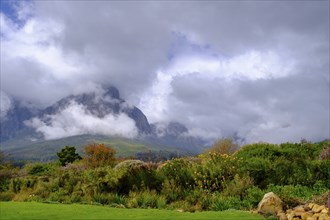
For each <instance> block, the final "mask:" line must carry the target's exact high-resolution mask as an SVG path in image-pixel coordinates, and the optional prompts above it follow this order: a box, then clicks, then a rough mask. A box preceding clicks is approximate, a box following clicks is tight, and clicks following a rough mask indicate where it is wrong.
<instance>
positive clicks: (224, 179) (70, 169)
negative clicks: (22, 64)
mask: <svg viewBox="0 0 330 220" xmlns="http://www.w3.org/2000/svg"><path fill="white" fill-rule="evenodd" d="M219 143H220V145H219ZM223 143H225V144H226V145H224V147H221V142H217V144H218V145H215V147H213V148H212V150H210V151H208V152H205V153H203V154H200V155H198V156H195V157H182V158H175V159H172V160H168V161H165V162H159V163H153V162H143V161H140V160H134V159H129V160H123V159H121V160H118V159H117V160H116V159H115V157H114V154H115V151H112V150H111V149H110V150H109V149H108V148H107V147H105V146H104V145H93V146H90V147H89V148H86V152H87V154H86V156H85V157H84V159H83V160H81V161H76V162H74V163H68V164H66V165H65V166H61V163H59V162H57V163H35V164H26V165H25V167H23V168H22V169H19V168H13V167H11V166H10V164H8V163H6V164H5V163H3V164H2V165H1V166H0V198H1V200H16V201H44V202H65V203H97V204H104V205H112V206H120V207H124V206H125V207H132V208H134V207H143V208H147V207H152V208H175V209H177V208H180V209H184V210H188V211H195V210H225V209H229V208H235V209H252V208H255V207H256V205H257V204H258V202H259V201H260V199H261V198H262V196H263V194H264V193H266V192H268V191H273V192H275V193H277V194H278V195H279V196H280V197H281V198H282V199H283V200H284V202H285V203H286V205H287V206H288V207H290V206H294V205H297V204H299V203H303V202H306V201H307V200H311V199H314V200H316V199H318V200H320V201H321V202H324V201H325V199H326V197H327V196H329V194H330V193H329V192H330V154H329V152H330V150H329V149H330V142H329V141H324V142H320V143H309V142H306V141H302V142H301V143H283V144H280V145H274V144H268V143H257V144H251V145H247V146H244V147H242V148H241V149H240V150H238V151H236V152H235V153H233V152H232V149H233V148H232V147H230V146H228V141H224V142H223ZM225 149H229V150H230V152H228V153H233V154H231V155H230V154H226V152H225V151H224V150H225ZM103 153H104V155H103ZM1 161H4V160H1ZM62 164H63V163H62Z"/></svg>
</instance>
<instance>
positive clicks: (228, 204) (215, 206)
mask: <svg viewBox="0 0 330 220" xmlns="http://www.w3.org/2000/svg"><path fill="white" fill-rule="evenodd" d="M214 197H215V198H213V202H212V205H211V209H212V210H213V211H224V210H227V209H237V210H239V209H240V208H241V200H240V199H239V198H238V197H232V196H227V197H224V196H218V195H214Z"/></svg>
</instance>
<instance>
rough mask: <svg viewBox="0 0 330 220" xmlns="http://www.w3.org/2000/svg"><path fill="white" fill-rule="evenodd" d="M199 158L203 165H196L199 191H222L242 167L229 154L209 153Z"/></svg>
mask: <svg viewBox="0 0 330 220" xmlns="http://www.w3.org/2000/svg"><path fill="white" fill-rule="evenodd" d="M199 157H200V158H201V164H200V165H196V167H195V169H194V170H195V171H194V176H193V178H194V182H195V185H196V186H197V187H198V188H199V189H205V190H210V191H222V190H223V189H224V188H225V187H226V184H227V182H229V181H231V180H232V179H234V176H235V174H237V172H238V167H239V166H240V160H238V159H237V158H236V157H233V156H230V155H228V154H218V153H208V154H202V155H200V156H199Z"/></svg>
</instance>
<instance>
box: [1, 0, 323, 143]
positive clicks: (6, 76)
mask: <svg viewBox="0 0 330 220" xmlns="http://www.w3.org/2000/svg"><path fill="white" fill-rule="evenodd" d="M182 8H184V9H185V10H182ZM16 9H17V10H18V11H17V15H16V17H17V18H18V19H22V20H23V21H21V23H17V22H15V19H14V20H11V18H10V17H6V16H5V15H4V14H3V13H1V14H0V19H1V60H0V62H1V63H0V64H1V65H0V66H1V89H2V90H3V91H5V92H6V93H7V94H9V95H10V96H12V97H14V98H17V99H20V100H23V101H26V102H32V103H34V104H36V105H38V106H47V105H51V104H53V103H54V102H55V101H57V100H59V99H60V98H63V97H64V96H67V95H69V94H77V93H81V92H85V91H87V92H89V91H91V90H94V89H97V86H95V85H96V84H102V85H114V86H116V87H117V88H118V89H119V90H120V92H121V94H122V97H123V98H124V99H125V100H127V101H128V102H129V103H132V104H134V105H136V106H137V107H139V108H140V109H141V110H142V111H143V112H144V113H145V114H146V116H147V117H148V119H149V120H150V121H151V122H155V121H170V120H175V121H180V122H183V123H185V124H186V125H187V126H188V127H189V128H190V129H191V133H192V134H196V135H197V134H200V135H202V136H207V137H216V136H225V135H230V134H232V133H234V132H238V133H239V134H240V135H241V136H243V137H245V138H246V139H247V140H249V141H254V140H257V139H258V140H274V141H279V140H284V141H285V140H288V139H289V138H290V137H292V138H294V139H298V137H300V136H302V137H310V138H311V139H313V140H317V139H322V138H328V137H329V135H328V134H329V126H328V125H327V124H326V123H324V122H328V121H329V120H328V119H329V104H328V103H329V2H328V1H307V2H303V3H301V2H295V1H291V2H281V1H262V2H261V1H256V2H246V3H242V2H235V1H233V2H222V1H219V2H212V1H210V2H198V1H197V2H184V1H183V2H175V1H173V2H171V1H170V2H166V1H164V2H149V1H147V2H125V1H124V2H113V1H96V2H94V1H93V2H91V1H35V2H33V4H30V5H29V4H21V5H19V6H18V7H17V8H16ZM233 15H235V16H233ZM17 88H19V89H17ZM128 107H129V106H128ZM265 112H267V114H265ZM283 115H288V116H285V117H284V116H283ZM54 117H55V116H54ZM63 117H64V115H63ZM72 117H73V116H72ZM309 118H311V119H310V120H309ZM54 120H55V119H54ZM58 120H59V119H58ZM56 121H57V120H55V122H56ZM55 122H54V123H55ZM36 123H37V124H39V125H40V126H38V127H43V129H44V130H47V129H48V128H49V125H47V124H46V125H44V124H42V123H41V122H36ZM62 124H63V125H65V123H60V125H62ZM284 125H290V126H288V127H287V126H284ZM65 126H66V125H65ZM53 127H54V128H55V127H56V128H58V129H59V130H60V131H59V132H63V133H64V130H63V129H61V128H59V126H55V125H54V126H53ZM307 128H309V129H307ZM68 130H70V131H75V132H73V133H77V132H78V133H79V132H80V131H79V129H78V128H76V130H78V131H76V130H75V129H74V128H72V129H68ZM282 131H283V132H282ZM47 134H49V135H51V133H50V132H48V133H47ZM290 134H292V136H290Z"/></svg>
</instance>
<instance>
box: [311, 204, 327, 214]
mask: <svg viewBox="0 0 330 220" xmlns="http://www.w3.org/2000/svg"><path fill="white" fill-rule="evenodd" d="M324 208H325V206H324V205H317V204H315V205H314V206H313V209H312V211H313V212H314V213H319V212H321V211H322V209H324Z"/></svg>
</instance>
